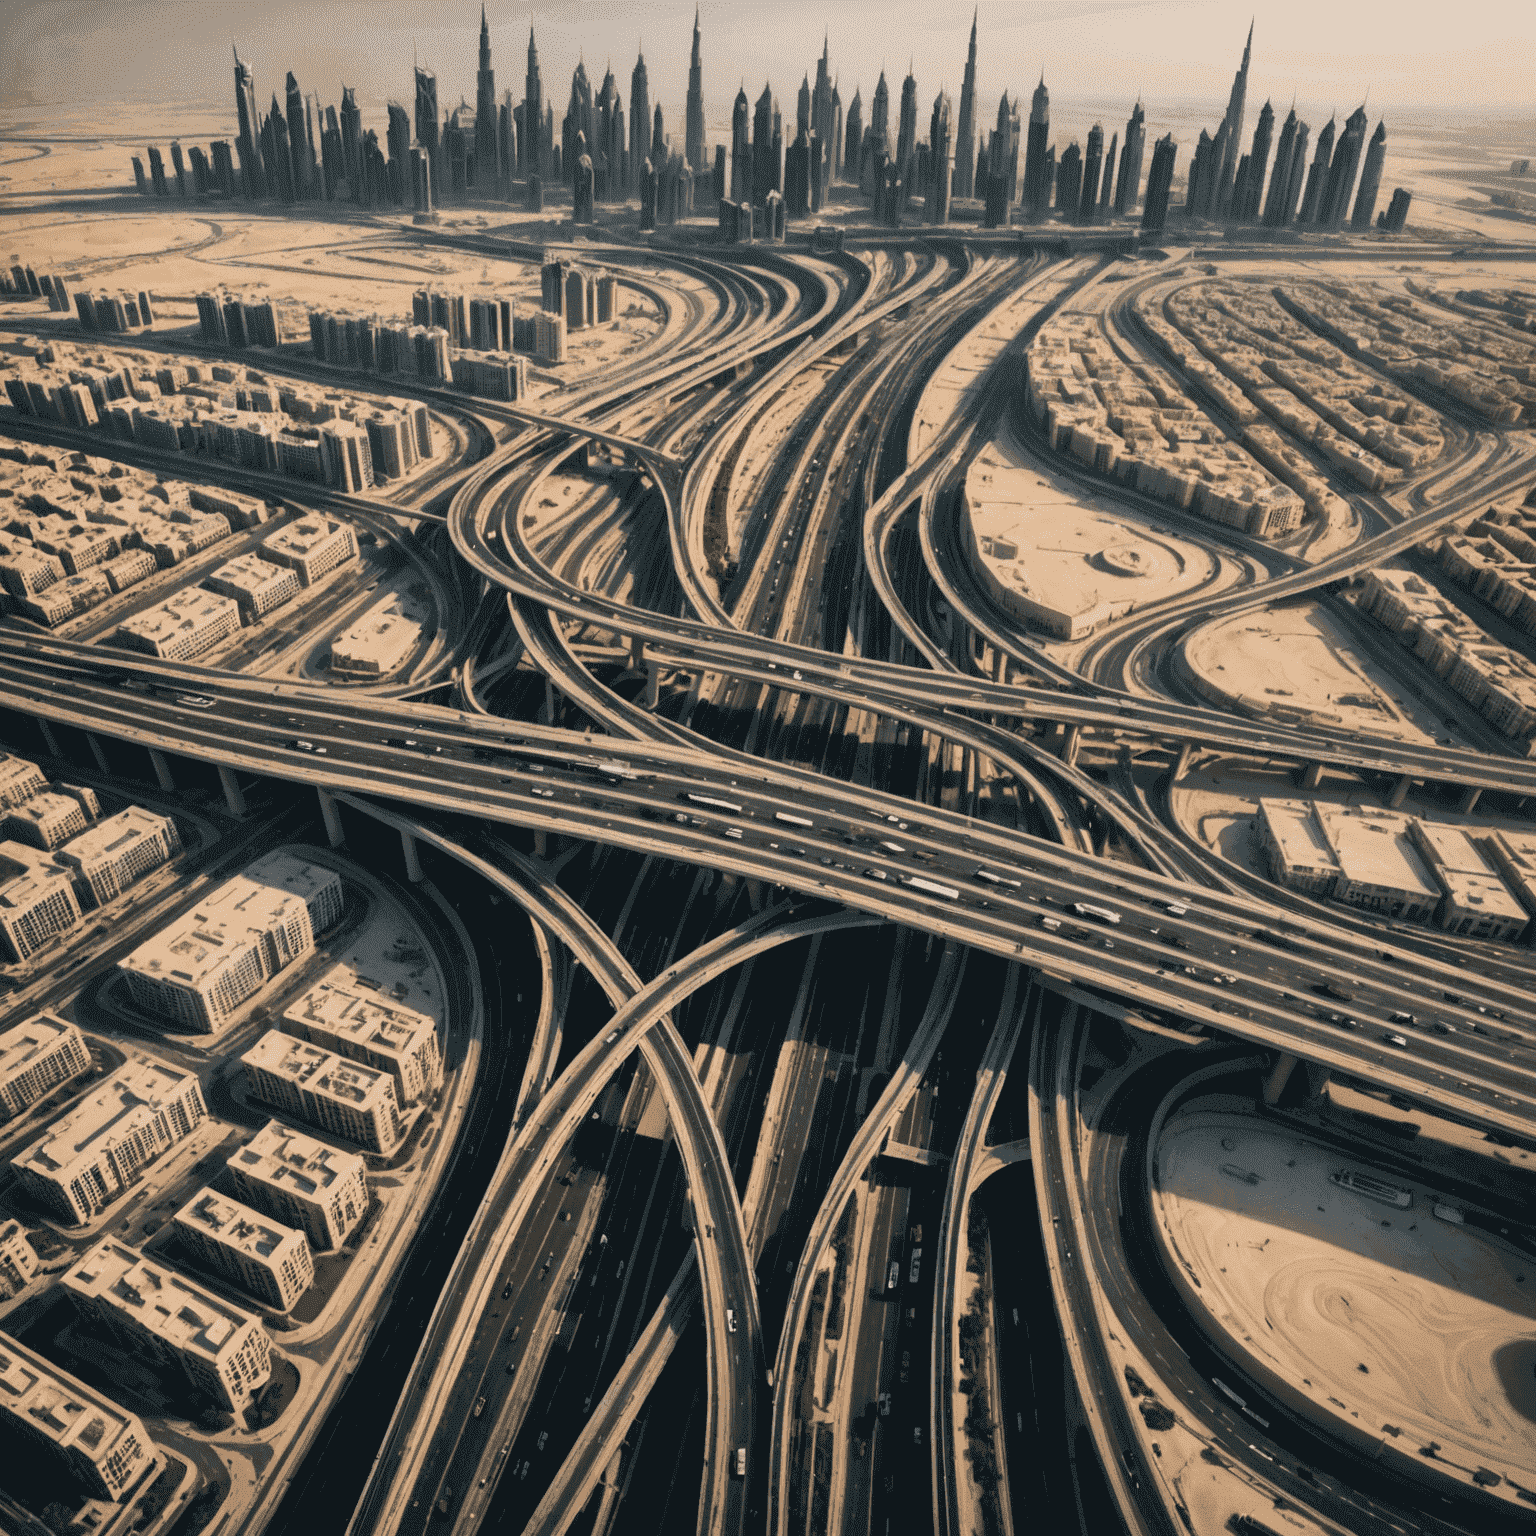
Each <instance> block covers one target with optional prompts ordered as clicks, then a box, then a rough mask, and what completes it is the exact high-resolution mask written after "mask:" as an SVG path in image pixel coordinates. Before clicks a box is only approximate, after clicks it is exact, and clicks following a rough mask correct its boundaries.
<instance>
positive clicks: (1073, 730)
mask: <svg viewBox="0 0 1536 1536" xmlns="http://www.w3.org/2000/svg"><path fill="white" fill-rule="evenodd" d="M1082 742H1083V728H1082V726H1080V725H1069V726H1068V727H1067V734H1066V737H1065V738H1064V740H1063V741H1062V743H1061V760H1062V762H1064V763H1065V764H1066V765H1067V767H1069V768H1071V767H1073V766H1074V765H1075V764H1076V762H1077V749H1078V748H1079V747H1080V746H1081V745H1082Z"/></svg>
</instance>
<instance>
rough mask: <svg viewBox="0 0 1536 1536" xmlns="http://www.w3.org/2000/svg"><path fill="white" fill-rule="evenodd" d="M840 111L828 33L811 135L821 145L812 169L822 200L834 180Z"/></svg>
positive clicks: (813, 104) (814, 99) (819, 62)
mask: <svg viewBox="0 0 1536 1536" xmlns="http://www.w3.org/2000/svg"><path fill="white" fill-rule="evenodd" d="M836 116H837V113H836V110H835V109H834V107H833V105H832V66H831V60H830V58H829V56H828V44H827V38H826V34H825V33H823V34H822V40H821V58H820V59H818V60H817V62H816V88H815V90H813V91H812V92H811V132H812V133H813V134H815V135H816V140H817V143H818V145H819V146H820V151H821V154H820V163H819V164H818V165H813V166H812V167H811V174H812V175H813V176H816V177H818V178H819V183H818V197H819V200H820V201H821V202H825V201H826V198H827V187H828V185H829V183H830V182H831V180H832V162H833V160H834V159H835V158H836V153H837V151H836V149H835V147H834V146H835V145H836V142H837V134H838V125H837V122H836V121H835V119H836Z"/></svg>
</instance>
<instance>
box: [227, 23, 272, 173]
mask: <svg viewBox="0 0 1536 1536" xmlns="http://www.w3.org/2000/svg"><path fill="white" fill-rule="evenodd" d="M234 53H235V112H236V113H237V115H238V117H239V120H240V137H239V138H238V139H237V140H236V141H235V149H236V151H237V152H238V154H239V156H240V176H241V179H242V180H243V181H244V182H245V195H246V196H247V197H264V196H266V191H267V177H266V170H265V167H264V166H263V165H262V163H261V128H260V126H259V124H258V122H257V118H256V77H255V76H254V75H253V74H252V73H251V66H250V65H249V64H247V63H246V62H245V61H244V60H243V59H242V58H241V57H240V52H239V50H238V49H235V50H234Z"/></svg>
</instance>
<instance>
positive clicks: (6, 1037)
mask: <svg viewBox="0 0 1536 1536" xmlns="http://www.w3.org/2000/svg"><path fill="white" fill-rule="evenodd" d="M90 1069H91V1053H90V1051H89V1050H88V1049H87V1048H86V1044H85V1037H84V1036H83V1035H82V1034H81V1033H80V1031H79V1030H78V1029H76V1028H75V1026H74V1025H73V1024H70V1023H68V1022H66V1021H65V1020H64V1019H61V1018H59V1017H57V1016H56V1015H55V1014H51V1013H35V1014H33V1015H32V1017H31V1018H30V1019H23V1020H22V1022H21V1023H19V1024H13V1025H11V1026H10V1028H9V1029H5V1030H0V1114H3V1116H4V1118H5V1119H10V1118H12V1117H13V1116H15V1115H19V1114H20V1113H21V1112H22V1111H23V1110H25V1109H28V1108H29V1107H30V1106H32V1105H33V1104H35V1103H37V1101H38V1100H39V1099H41V1098H43V1097H44V1096H45V1095H47V1094H49V1093H51V1092H52V1091H53V1090H54V1089H55V1088H57V1087H58V1086H59V1084H60V1083H67V1082H68V1081H69V1080H70V1078H72V1077H79V1075H80V1074H81V1073H82V1072H89V1071H90Z"/></svg>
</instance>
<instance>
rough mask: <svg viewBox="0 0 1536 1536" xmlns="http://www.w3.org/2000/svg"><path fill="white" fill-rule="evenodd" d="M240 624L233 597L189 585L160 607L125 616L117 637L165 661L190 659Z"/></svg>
mask: <svg viewBox="0 0 1536 1536" xmlns="http://www.w3.org/2000/svg"><path fill="white" fill-rule="evenodd" d="M239 628H240V608H239V605H238V604H237V603H236V602H235V601H234V600H233V599H232V598H228V597H223V596H221V595H220V594H219V593H217V592H205V591H204V590H203V589H202V588H201V587H188V588H186V589H185V590H184V591H181V592H178V593H176V594H175V596H174V597H168V598H167V599H166V600H165V601H164V602H163V603H161V604H160V606H159V607H158V608H151V609H149V610H148V611H147V612H145V613H136V614H134V615H133V617H132V618H129V619H124V620H123V622H122V623H121V624H119V625H118V626H117V639H118V643H119V644H121V645H126V646H128V647H129V648H130V649H132V650H135V651H146V652H148V654H149V655H151V656H158V657H160V658H161V659H162V660H164V661H191V660H192V659H193V658H195V657H198V656H202V655H204V654H206V653H207V652H208V651H211V650H212V649H213V648H214V646H216V645H217V644H218V643H219V641H221V640H223V639H224V638H225V637H226V636H228V635H232V634H234V632H235V631H236V630H237V629H239Z"/></svg>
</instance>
